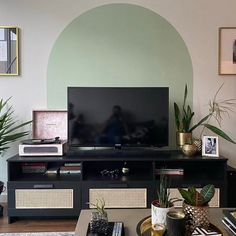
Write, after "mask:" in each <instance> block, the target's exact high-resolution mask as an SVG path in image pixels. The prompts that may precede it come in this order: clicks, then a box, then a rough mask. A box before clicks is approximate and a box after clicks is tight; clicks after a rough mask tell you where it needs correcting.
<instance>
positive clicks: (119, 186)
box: [7, 149, 227, 223]
mask: <svg viewBox="0 0 236 236" xmlns="http://www.w3.org/2000/svg"><path fill="white" fill-rule="evenodd" d="M111 151H113V152H114V153H115V154H113V155H111ZM94 153H95V154H93V151H88V152H86V151H81V152H80V154H74V155H73V153H70V155H65V156H63V157H19V156H18V155H16V156H14V157H12V158H10V159H8V160H7V163H8V217H9V222H10V223H11V222H12V221H13V220H14V219H16V218H18V217H46V216H47V217H78V215H79V213H80V210H81V209H86V208H89V207H92V206H89V205H88V204H87V202H92V203H93V202H94V201H95V200H96V198H97V196H98V195H103V196H105V198H107V200H106V205H107V207H108V208H150V206H151V202H152V200H153V199H156V197H157V196H156V189H157V186H158V182H159V176H158V175H157V174H156V172H157V170H158V169H161V168H170V169H171V168H172V169H176V168H181V169H183V170H184V175H182V176H170V178H171V186H170V187H171V190H173V191H172V192H173V194H176V188H178V187H188V186H195V187H199V188H201V187H203V186H204V185H206V184H214V185H215V187H216V189H217V193H216V194H215V196H216V200H215V203H214V206H220V207H226V206H227V200H226V199H227V171H226V167H227V159H226V158H223V157H220V158H213V157H201V156H194V157H186V156H184V155H183V154H182V153H181V152H179V151H174V150H169V151H167V150H159V149H158V150H151V151H146V150H145V151H141V150H138V151H137V150H136V151H134V150H132V149H130V151H128V150H127V151H126V150H125V151H123V150H114V149H113V150H96V151H95V152H94ZM34 163H46V164H47V168H52V167H61V166H64V165H65V163H67V164H68V163H69V164H72V163H76V164H80V165H81V173H77V174H64V175H62V174H61V175H60V174H57V175H56V174H54V175H46V174H43V173H24V172H23V171H22V166H23V165H27V164H34ZM125 163H126V166H127V167H128V168H129V173H122V168H123V167H124V165H125ZM104 169H107V170H108V171H113V170H119V173H118V174H117V175H116V176H113V175H112V174H111V175H109V174H107V175H102V174H101V171H102V170H104ZM122 196H123V197H122ZM124 196H125V197H124ZM25 199H27V201H25Z"/></svg>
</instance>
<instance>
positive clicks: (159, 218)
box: [151, 200, 174, 225]
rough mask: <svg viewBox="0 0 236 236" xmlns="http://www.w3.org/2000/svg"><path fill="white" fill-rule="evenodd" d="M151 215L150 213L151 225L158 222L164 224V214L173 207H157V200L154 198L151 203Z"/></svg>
mask: <svg viewBox="0 0 236 236" xmlns="http://www.w3.org/2000/svg"><path fill="white" fill-rule="evenodd" d="M151 205H152V206H151V211H152V212H151V213H152V214H151V215H152V225H156V224H160V225H166V214H167V212H169V211H170V210H173V209H174V207H173V206H172V207H168V208H162V207H159V201H158V200H154V201H153V202H152V204H151Z"/></svg>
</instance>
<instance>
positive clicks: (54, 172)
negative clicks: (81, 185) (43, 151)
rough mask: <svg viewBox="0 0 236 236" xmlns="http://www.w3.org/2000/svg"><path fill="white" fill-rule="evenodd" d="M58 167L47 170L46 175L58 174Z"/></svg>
mask: <svg viewBox="0 0 236 236" xmlns="http://www.w3.org/2000/svg"><path fill="white" fill-rule="evenodd" d="M58 171H59V167H52V168H49V169H47V171H46V174H55V175H56V174H58Z"/></svg>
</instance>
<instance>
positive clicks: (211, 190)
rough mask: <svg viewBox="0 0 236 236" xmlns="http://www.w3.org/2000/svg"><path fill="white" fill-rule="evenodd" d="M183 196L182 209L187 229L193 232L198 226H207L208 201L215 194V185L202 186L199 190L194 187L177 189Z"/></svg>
mask: <svg viewBox="0 0 236 236" xmlns="http://www.w3.org/2000/svg"><path fill="white" fill-rule="evenodd" d="M178 190H179V192H180V194H181V196H182V197H183V199H184V201H183V211H184V213H185V215H186V217H187V226H188V231H190V232H193V231H194V229H195V228H196V227H197V226H199V227H203V228H206V229H207V228H208V227H209V202H210V200H211V199H212V198H213V196H214V194H215V187H214V185H212V184H208V185H206V186H204V187H203V188H202V189H201V191H197V189H196V188H195V187H189V188H188V189H187V190H185V189H183V188H179V189H178Z"/></svg>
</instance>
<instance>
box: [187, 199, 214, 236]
mask: <svg viewBox="0 0 236 236" xmlns="http://www.w3.org/2000/svg"><path fill="white" fill-rule="evenodd" d="M183 211H184V213H185V215H186V219H187V224H186V227H187V231H188V232H189V233H192V232H193V231H194V230H195V228H196V227H202V228H205V229H208V228H209V225H210V222H209V206H208V205H207V206H191V205H188V204H186V203H185V202H184V203H183Z"/></svg>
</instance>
